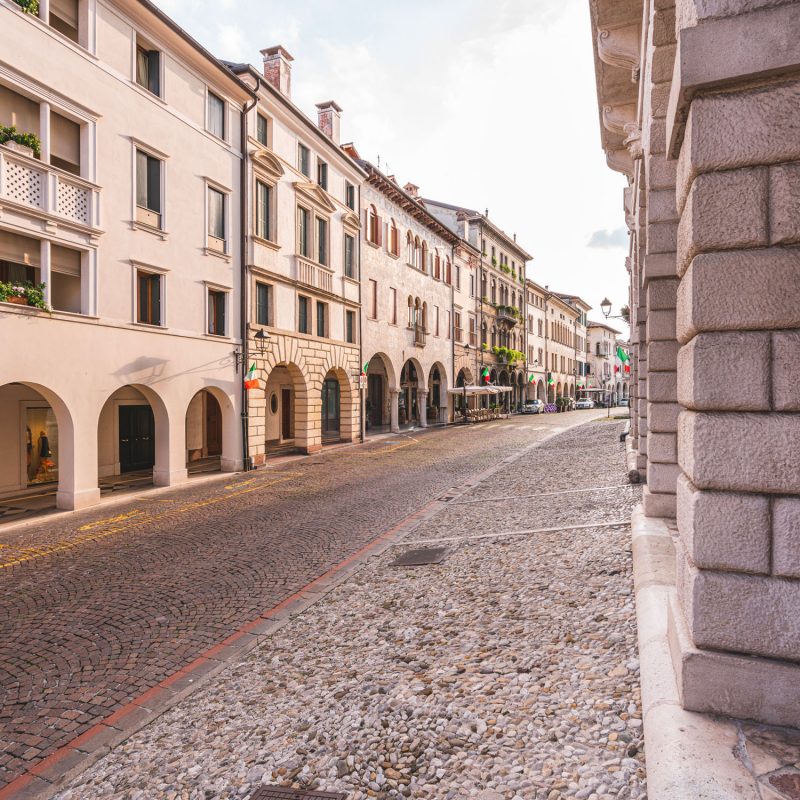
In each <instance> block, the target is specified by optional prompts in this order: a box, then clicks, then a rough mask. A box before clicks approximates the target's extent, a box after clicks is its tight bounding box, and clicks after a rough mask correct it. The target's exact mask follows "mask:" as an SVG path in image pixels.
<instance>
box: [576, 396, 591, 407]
mask: <svg viewBox="0 0 800 800" xmlns="http://www.w3.org/2000/svg"><path fill="white" fill-rule="evenodd" d="M575 408H577V409H586V408H594V401H592V400H589V399H588V398H586V397H585V398H583V399H582V400H578V402H577V403H575Z"/></svg>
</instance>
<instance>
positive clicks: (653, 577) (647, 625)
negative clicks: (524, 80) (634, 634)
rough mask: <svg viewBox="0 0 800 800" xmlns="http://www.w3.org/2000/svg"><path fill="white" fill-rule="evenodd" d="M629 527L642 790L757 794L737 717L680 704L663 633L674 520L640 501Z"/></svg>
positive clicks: (687, 799)
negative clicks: (743, 757)
mask: <svg viewBox="0 0 800 800" xmlns="http://www.w3.org/2000/svg"><path fill="white" fill-rule="evenodd" d="M668 523H672V524H673V528H672V529H670V528H669V527H668ZM631 532H632V549H633V579H634V592H635V596H636V626H637V629H638V644H639V670H640V672H639V675H640V680H641V688H642V720H643V722H644V742H645V759H646V764H647V796H648V798H649V800H761V798H762V796H763V795H762V793H761V791H760V790H759V788H758V786H757V784H756V782H755V780H754V778H753V775H752V774H751V773H750V771H749V770H748V769H747V768H746V765H745V764H743V763H742V761H740V760H739V759H738V758H737V757H736V756H737V753H738V752H739V749H740V740H739V728H738V725H737V722H736V720H733V719H730V718H727V717H718V716H712V715H710V714H700V713H697V712H694V711H686V710H685V709H684V708H683V707H682V705H681V702H680V697H679V694H678V686H677V684H676V682H675V672H674V669H673V665H672V657H671V654H670V646H669V638H668V633H667V628H668V619H669V613H670V605H674V604H675V603H676V602H677V590H676V588H675V539H676V538H677V530H675V528H674V521H673V520H666V519H662V518H657V517H646V516H645V515H644V509H643V507H642V505H638V506H636V508H635V509H634V511H633V514H632V515H631ZM679 613H680V612H679Z"/></svg>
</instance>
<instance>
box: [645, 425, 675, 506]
mask: <svg viewBox="0 0 800 800" xmlns="http://www.w3.org/2000/svg"><path fill="white" fill-rule="evenodd" d="M647 438H648V440H649V439H650V437H649V436H648V437H647ZM680 474H681V471H680V468H679V467H678V465H677V464H654V463H653V462H652V461H651V460H650V456H649V454H648V459H647V485H648V486H649V487H650V491H651V492H662V493H666V494H675V491H676V486H677V483H678V477H679V476H680Z"/></svg>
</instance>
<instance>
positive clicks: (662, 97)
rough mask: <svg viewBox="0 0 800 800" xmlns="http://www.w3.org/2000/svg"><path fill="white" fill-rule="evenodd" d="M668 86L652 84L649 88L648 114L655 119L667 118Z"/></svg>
mask: <svg viewBox="0 0 800 800" xmlns="http://www.w3.org/2000/svg"><path fill="white" fill-rule="evenodd" d="M669 90H670V84H669V82H667V83H654V84H651V86H650V114H651V115H652V116H653V117H655V118H657V119H658V118H661V117H666V116H667V108H668V107H669Z"/></svg>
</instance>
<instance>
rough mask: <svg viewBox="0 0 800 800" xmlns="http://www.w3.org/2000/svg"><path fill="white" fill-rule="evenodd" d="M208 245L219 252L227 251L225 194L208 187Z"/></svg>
mask: <svg viewBox="0 0 800 800" xmlns="http://www.w3.org/2000/svg"><path fill="white" fill-rule="evenodd" d="M208 246H209V249H211V250H215V251H216V252H218V253H224V252H225V195H224V194H223V193H222V192H220V191H218V190H217V189H212V188H211V187H210V186H209V187H208Z"/></svg>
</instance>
